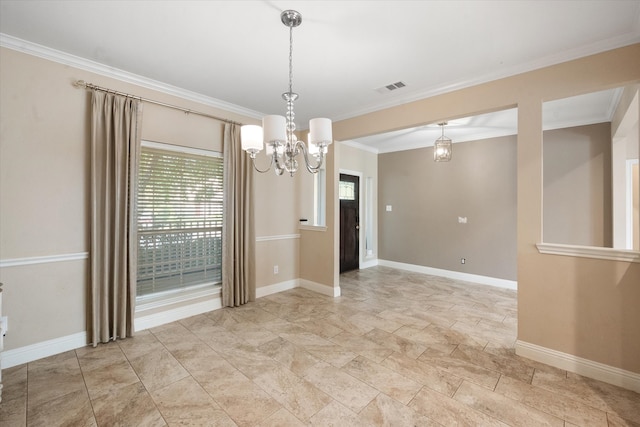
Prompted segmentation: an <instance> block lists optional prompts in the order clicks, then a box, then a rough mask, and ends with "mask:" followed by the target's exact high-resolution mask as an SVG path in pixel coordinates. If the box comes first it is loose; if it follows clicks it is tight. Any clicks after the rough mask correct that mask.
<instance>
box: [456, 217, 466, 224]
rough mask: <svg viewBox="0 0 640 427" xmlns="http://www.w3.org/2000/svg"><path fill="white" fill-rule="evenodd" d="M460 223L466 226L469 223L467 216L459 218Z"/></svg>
mask: <svg viewBox="0 0 640 427" xmlns="http://www.w3.org/2000/svg"><path fill="white" fill-rule="evenodd" d="M458 223H459V224H466V223H467V217H466V216H459V217H458Z"/></svg>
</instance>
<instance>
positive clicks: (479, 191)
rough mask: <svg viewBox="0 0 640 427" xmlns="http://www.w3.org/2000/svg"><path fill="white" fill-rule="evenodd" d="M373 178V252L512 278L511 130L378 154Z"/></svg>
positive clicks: (513, 172)
mask: <svg viewBox="0 0 640 427" xmlns="http://www.w3.org/2000/svg"><path fill="white" fill-rule="evenodd" d="M379 179H380V194H379V197H380V203H379V206H378V208H379V213H378V215H379V217H380V224H379V233H380V255H379V257H380V259H384V260H388V261H396V262H402V263H407V264H415V265H421V266H426V267H432V268H439V269H444V270H450V271H459V272H464V273H470V274H478V275H482V276H488V277H496V278H500V279H506V280H516V137H515V135H514V136H508V137H501V138H491V139H485V140H480V141H473V142H464V143H457V144H454V145H453V158H452V160H451V161H450V162H446V163H436V162H434V161H433V148H431V147H430V148H422V149H417V150H406V151H397V152H394V153H387V154H381V155H380V158H379ZM387 205H391V206H392V211H391V212H387V211H386V206H387ZM458 217H466V218H467V223H466V224H461V223H459V222H458ZM461 258H465V264H461V262H460V259H461Z"/></svg>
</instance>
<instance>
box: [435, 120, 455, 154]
mask: <svg viewBox="0 0 640 427" xmlns="http://www.w3.org/2000/svg"><path fill="white" fill-rule="evenodd" d="M446 125H447V122H440V123H438V126H440V127H441V128H442V136H441V137H440V138H438V139H436V142H435V143H434V144H433V160H434V161H436V162H448V161H449V160H451V147H452V141H451V139H450V138H447V137H446V136H444V127H445V126H446Z"/></svg>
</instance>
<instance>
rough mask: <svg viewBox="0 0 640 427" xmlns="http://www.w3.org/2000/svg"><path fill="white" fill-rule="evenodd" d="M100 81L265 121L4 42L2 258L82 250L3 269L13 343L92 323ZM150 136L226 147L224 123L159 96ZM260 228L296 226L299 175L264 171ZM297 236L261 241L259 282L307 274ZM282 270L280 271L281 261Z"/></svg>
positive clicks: (0, 68)
mask: <svg viewBox="0 0 640 427" xmlns="http://www.w3.org/2000/svg"><path fill="white" fill-rule="evenodd" d="M79 79H82V80H85V81H87V82H91V83H94V84H97V85H99V86H103V87H108V88H112V89H116V90H120V91H123V92H128V93H133V94H136V95H140V96H143V97H147V98H150V99H154V100H158V101H163V102H167V103H171V104H176V105H180V106H183V107H185V108H190V109H193V110H196V111H202V112H205V113H208V114H212V115H215V116H218V117H224V118H228V119H230V120H235V121H239V122H245V123H248V122H257V120H254V119H250V118H247V117H243V116H241V115H238V114H235V113H230V112H227V111H223V110H220V109H217V108H213V107H210V106H207V105H203V104H199V103H196V102H191V101H187V100H185V99H180V98H177V97H173V96H170V95H167V94H164V93H160V92H156V91H152V90H149V89H146V88H144V87H140V86H136V85H132V84H128V83H124V82H122V81H118V80H115V79H112V78H107V77H104V76H101V75H97V74H93V73H90V72H88V71H84V70H80V69H76V68H73V67H70V66H66V65H62V64H59V63H56V62H52V61H48V60H44V59H41V58H38V57H35V56H31V55H27V54H24V53H20V52H16V51H13V50H11V49H6V48H2V49H1V50H0V209H1V214H0V259H2V260H3V261H6V260H11V259H16V258H27V259H28V260H33V258H34V257H36V258H37V257H46V256H59V255H68V254H79V258H80V259H73V260H70V261H58V262H49V263H41V264H27V265H21V266H12V267H3V268H0V281H2V282H3V283H4V287H3V289H4V292H3V298H4V307H3V313H4V314H5V315H7V316H8V317H9V324H10V327H11V329H10V331H9V333H8V334H7V335H6V337H5V347H4V348H5V350H12V349H16V348H20V347H24V346H27V345H30V344H35V343H39V342H42V341H45V340H50V339H57V338H61V337H65V336H68V335H72V334H77V333H82V332H84V331H85V330H86V319H85V299H86V292H85V290H86V287H87V278H88V276H87V275H88V260H87V259H86V258H84V259H83V258H82V254H83V253H87V252H88V250H89V234H88V232H89V222H88V220H89V204H88V198H89V187H88V185H89V179H88V176H89V149H88V147H89V125H88V123H89V109H88V106H89V102H88V101H89V97H90V95H89V93H88V92H87V91H85V90H81V89H76V88H74V87H73V86H72V83H73V82H74V81H76V80H79ZM142 137H143V138H144V139H147V140H151V141H157V142H166V143H171V144H179V145H187V146H192V147H196V148H206V149H213V150H221V149H222V124H221V123H220V122H218V121H215V120H212V119H208V118H204V117H201V116H198V115H194V114H189V115H187V114H184V113H182V112H180V111H177V110H172V109H167V108H165V107H160V106H156V105H152V104H148V103H147V104H145V105H144V113H143V130H142ZM255 182H256V195H255V209H256V217H257V218H256V236H257V237H265V236H266V237H278V236H283V235H289V236H290V235H294V234H295V233H297V232H298V230H297V215H296V213H295V206H296V204H295V203H296V196H295V195H296V190H295V185H294V180H293V179H291V178H288V177H275V176H274V175H273V173H271V174H266V175H260V176H259V177H256V180H255ZM299 243H300V242H299V239H296V238H287V239H268V240H264V241H259V242H257V243H256V260H257V263H256V270H257V271H256V282H257V286H264V285H269V284H272V283H279V282H285V281H288V280H292V279H296V278H298V277H299V273H298V254H299ZM274 264H278V265H279V274H278V275H274V274H273V265H274Z"/></svg>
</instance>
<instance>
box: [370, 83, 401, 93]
mask: <svg viewBox="0 0 640 427" xmlns="http://www.w3.org/2000/svg"><path fill="white" fill-rule="evenodd" d="M405 86H406V84H404V83H403V82H395V83H391V84H388V85H385V86H382V87H380V88H378V89H376V92H378V93H388V92H391V91H394V90H396V89H401V88H403V87H405Z"/></svg>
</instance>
